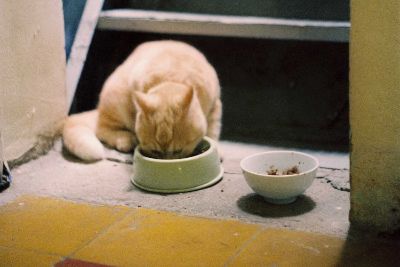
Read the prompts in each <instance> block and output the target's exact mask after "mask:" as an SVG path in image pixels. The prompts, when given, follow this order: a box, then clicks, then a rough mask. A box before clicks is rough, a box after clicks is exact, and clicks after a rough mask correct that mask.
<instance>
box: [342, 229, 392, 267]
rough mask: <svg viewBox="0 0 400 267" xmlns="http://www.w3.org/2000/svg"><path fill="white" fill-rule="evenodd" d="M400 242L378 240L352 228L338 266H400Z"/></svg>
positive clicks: (385, 239)
mask: <svg viewBox="0 0 400 267" xmlns="http://www.w3.org/2000/svg"><path fill="white" fill-rule="evenodd" d="M399 252H400V240H399V239H398V236H397V237H392V238H388V237H385V238H376V237H374V236H372V233H370V232H365V231H364V232H362V231H360V230H357V229H355V227H354V226H350V229H349V232H348V236H347V239H346V242H345V244H344V246H343V249H342V254H341V258H340V260H339V262H338V264H337V266H346V267H347V266H357V267H358V266H369V267H371V266H377V267H378V266H385V267H390V266H393V267H394V266H400V255H399Z"/></svg>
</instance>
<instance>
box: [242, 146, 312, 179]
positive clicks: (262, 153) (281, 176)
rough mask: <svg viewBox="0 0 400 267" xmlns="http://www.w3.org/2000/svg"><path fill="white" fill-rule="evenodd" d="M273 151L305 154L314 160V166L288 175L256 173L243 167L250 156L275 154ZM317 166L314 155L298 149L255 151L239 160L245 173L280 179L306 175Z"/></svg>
mask: <svg viewBox="0 0 400 267" xmlns="http://www.w3.org/2000/svg"><path fill="white" fill-rule="evenodd" d="M275 153H285V154H289V153H294V154H300V155H303V156H306V157H308V158H311V159H312V160H314V162H315V166H314V167H313V168H311V169H310V170H307V171H305V172H301V173H296V174H288V175H271V174H264V173H258V172H254V171H250V170H248V169H247V168H244V167H243V164H244V162H245V161H246V160H249V159H250V158H253V157H257V156H260V155H264V154H275ZM318 167H319V160H318V159H317V158H316V157H314V156H312V155H310V154H307V153H304V152H299V151H294V150H270V151H264V152H259V153H255V154H252V155H249V156H247V157H245V158H243V159H242V160H241V161H240V168H241V169H242V171H245V172H247V173H251V174H254V175H257V176H259V177H263V178H280V179H281V178H290V177H296V176H302V175H306V174H309V173H312V172H313V171H315V170H316V169H318Z"/></svg>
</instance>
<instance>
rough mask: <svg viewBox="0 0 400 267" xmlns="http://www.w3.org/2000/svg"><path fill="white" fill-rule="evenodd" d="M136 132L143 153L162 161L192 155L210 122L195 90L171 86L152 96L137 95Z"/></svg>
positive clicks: (159, 88)
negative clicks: (207, 120)
mask: <svg viewBox="0 0 400 267" xmlns="http://www.w3.org/2000/svg"><path fill="white" fill-rule="evenodd" d="M134 102H135V106H136V110H137V115H136V124H135V131H136V136H137V138H138V140H139V146H140V149H141V151H142V153H143V154H145V155H147V156H150V157H153V158H160V159H177V158H185V157H188V156H190V155H191V154H192V153H193V151H194V149H195V148H196V146H197V144H198V143H199V142H200V141H201V140H202V138H203V137H204V135H205V134H206V129H207V123H206V119H205V117H204V115H203V112H202V110H201V107H200V104H199V102H198V100H197V98H196V97H195V92H194V90H193V89H192V88H189V87H185V86H183V85H180V84H174V83H168V84H164V85H161V86H158V87H157V88H154V89H153V90H152V91H151V92H150V93H148V94H144V93H141V92H135V93H134Z"/></svg>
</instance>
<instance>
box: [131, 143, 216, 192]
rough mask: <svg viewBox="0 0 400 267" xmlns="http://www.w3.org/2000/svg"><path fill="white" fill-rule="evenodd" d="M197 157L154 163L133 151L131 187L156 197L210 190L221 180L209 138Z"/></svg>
mask: <svg viewBox="0 0 400 267" xmlns="http://www.w3.org/2000/svg"><path fill="white" fill-rule="evenodd" d="M196 150H197V151H200V152H199V154H197V155H195V156H191V157H188V158H183V159H154V158H150V157H146V156H144V155H143V154H142V153H141V152H140V149H139V148H136V150H135V154H134V156H133V176H132V183H133V184H134V185H135V186H137V187H139V188H140V189H143V190H146V191H150V192H158V193H180V192H188V191H194V190H199V189H202V188H205V187H209V186H211V185H213V184H215V183H217V182H218V181H219V180H221V179H222V175H223V173H224V170H223V168H222V165H221V161H220V158H219V154H218V150H217V145H216V143H215V142H214V141H213V140H212V139H210V138H208V137H204V139H203V140H202V141H201V142H200V144H199V146H198V147H197V148H196Z"/></svg>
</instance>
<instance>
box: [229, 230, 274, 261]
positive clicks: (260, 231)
mask: <svg viewBox="0 0 400 267" xmlns="http://www.w3.org/2000/svg"><path fill="white" fill-rule="evenodd" d="M265 229H267V227H266V226H262V227H261V229H260V230H258V231H257V232H256V233H255V234H253V236H251V237H250V238H249V239H248V240H247V241H246V242H244V243H243V245H242V246H241V247H240V248H239V249H238V250H237V251H236V253H234V254H233V255H232V256H230V257H229V258H228V260H227V261H226V262H225V264H224V267H228V266H229V265H231V264H232V262H233V261H234V260H235V259H236V258H237V257H238V256H239V255H240V254H241V253H242V252H243V251H244V250H245V249H246V248H247V247H248V246H249V245H250V244H251V243H253V241H254V240H256V238H257V237H258V236H259V235H260V234H261V233H262V232H264V231H265Z"/></svg>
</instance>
